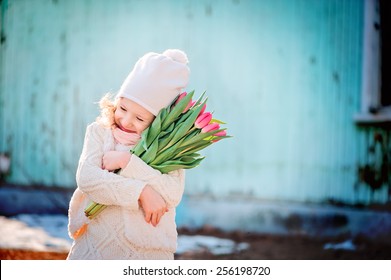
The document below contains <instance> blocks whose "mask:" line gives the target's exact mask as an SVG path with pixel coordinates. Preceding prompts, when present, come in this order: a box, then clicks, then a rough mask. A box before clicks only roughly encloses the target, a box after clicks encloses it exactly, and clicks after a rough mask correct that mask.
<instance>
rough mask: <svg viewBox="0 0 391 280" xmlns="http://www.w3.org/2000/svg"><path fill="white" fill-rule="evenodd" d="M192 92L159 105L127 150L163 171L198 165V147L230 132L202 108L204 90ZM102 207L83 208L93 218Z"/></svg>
mask: <svg viewBox="0 0 391 280" xmlns="http://www.w3.org/2000/svg"><path fill="white" fill-rule="evenodd" d="M193 95H194V91H192V92H190V93H189V94H187V93H186V92H184V93H182V94H180V95H179V96H178V98H177V99H176V100H175V101H174V102H173V104H172V105H170V106H168V107H167V108H164V109H162V110H161V111H160V112H159V114H158V115H157V116H156V118H155V120H154V121H153V122H152V124H151V125H150V126H149V127H148V128H147V129H146V130H144V132H143V133H142V135H141V139H140V141H139V142H138V143H137V145H136V146H135V147H134V148H133V149H132V150H131V151H130V152H131V153H132V154H134V155H136V156H138V157H140V158H141V159H142V160H143V161H144V162H145V163H147V164H148V165H150V166H151V167H153V168H154V169H157V170H159V171H160V172H162V173H168V172H170V171H174V170H177V169H190V168H194V167H196V166H198V165H199V164H200V162H201V161H202V160H203V159H204V157H203V156H201V154H199V153H198V152H199V151H200V150H202V149H204V148H206V147H208V146H210V145H211V144H213V143H215V142H217V141H219V140H221V139H223V138H227V137H230V136H227V133H226V128H221V127H220V125H221V124H224V123H223V122H222V121H219V120H217V119H213V118H212V113H210V112H205V108H206V101H207V98H204V95H205V94H202V95H201V97H200V98H199V99H198V100H196V101H193V100H192V98H193ZM105 207H106V206H105V205H101V204H98V203H95V202H91V203H90V204H89V205H88V206H87V208H86V209H85V211H84V212H85V214H86V216H87V217H88V218H90V219H93V218H94V217H95V216H96V215H98V214H99V213H100V212H101V211H102V210H103V209H104V208H105Z"/></svg>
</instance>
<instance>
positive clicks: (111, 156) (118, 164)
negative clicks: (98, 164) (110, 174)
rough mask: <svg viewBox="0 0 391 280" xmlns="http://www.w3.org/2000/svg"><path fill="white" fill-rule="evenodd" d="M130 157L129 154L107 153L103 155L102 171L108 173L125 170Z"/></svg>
mask: <svg viewBox="0 0 391 280" xmlns="http://www.w3.org/2000/svg"><path fill="white" fill-rule="evenodd" d="M130 157H131V153H130V152H126V151H125V152H119V151H109V152H106V153H105V154H104V155H103V159H102V169H106V170H108V171H113V170H117V169H120V168H125V167H126V165H127V164H128V163H129V160H130Z"/></svg>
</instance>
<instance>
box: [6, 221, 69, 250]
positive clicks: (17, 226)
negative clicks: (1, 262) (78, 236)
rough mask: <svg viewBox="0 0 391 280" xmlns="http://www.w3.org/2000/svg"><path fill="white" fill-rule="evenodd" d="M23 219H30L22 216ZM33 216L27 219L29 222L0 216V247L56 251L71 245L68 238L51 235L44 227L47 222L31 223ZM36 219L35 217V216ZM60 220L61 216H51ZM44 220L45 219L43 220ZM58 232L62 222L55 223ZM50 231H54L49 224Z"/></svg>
mask: <svg viewBox="0 0 391 280" xmlns="http://www.w3.org/2000/svg"><path fill="white" fill-rule="evenodd" d="M23 219H30V218H27V217H23ZM33 219H34V218H31V220H30V221H29V222H30V224H27V223H26V222H24V221H22V220H18V219H15V218H13V219H7V218H5V217H1V216H0V225H1V226H0V236H1V239H0V247H1V248H13V249H24V250H35V251H56V252H67V251H69V248H70V246H71V242H70V240H69V238H68V239H65V238H61V237H57V236H56V235H54V236H53V235H51V234H50V232H48V231H47V230H46V228H45V227H44V226H45V225H47V222H43V221H41V220H40V219H38V221H40V222H39V223H37V224H32V221H33ZM35 219H37V217H35ZM53 219H54V220H53V221H56V220H57V219H59V220H62V218H61V217H57V218H53ZM44 221H45V220H44ZM56 225H57V226H58V227H57V230H58V233H59V232H61V231H63V224H62V223H60V222H58V223H57V224H56ZM49 228H51V231H52V232H55V230H54V226H52V225H51V226H50V227H49Z"/></svg>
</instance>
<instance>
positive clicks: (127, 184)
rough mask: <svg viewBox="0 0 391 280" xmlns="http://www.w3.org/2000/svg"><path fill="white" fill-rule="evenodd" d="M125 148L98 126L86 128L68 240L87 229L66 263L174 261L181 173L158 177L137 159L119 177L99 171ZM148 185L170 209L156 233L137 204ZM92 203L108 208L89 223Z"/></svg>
mask: <svg viewBox="0 0 391 280" xmlns="http://www.w3.org/2000/svg"><path fill="white" fill-rule="evenodd" d="M129 148H130V147H126V146H124V145H121V144H118V143H116V141H115V140H114V138H113V135H112V131H111V129H109V128H104V127H103V126H101V125H100V124H98V123H96V122H95V123H92V124H91V125H89V126H88V127H87V132H86V135H85V139H84V146H83V151H82V154H81V156H80V161H79V166H78V169H77V173H76V181H77V186H78V187H77V189H76V190H75V192H74V194H73V196H72V199H71V201H70V207H69V224H68V230H69V235H70V236H71V237H72V238H74V233H75V232H76V230H78V229H79V228H80V227H81V225H82V224H83V223H85V222H89V224H88V228H87V231H86V232H85V233H84V234H83V235H81V236H80V237H78V238H76V239H75V240H74V241H73V244H72V247H71V250H70V252H69V255H68V259H173V256H174V252H175V250H176V242H177V231H176V224H175V207H176V206H177V205H178V204H179V202H180V200H181V198H182V194H183V191H184V179H185V176H184V171H183V170H178V171H173V172H170V173H169V174H161V173H160V172H159V171H157V170H155V169H153V168H151V167H150V166H148V165H147V164H145V163H144V162H143V161H142V160H141V159H140V158H138V157H137V156H135V155H132V157H131V159H130V161H129V163H128V165H127V166H126V167H125V168H124V169H122V170H121V172H120V173H119V174H115V173H113V172H108V171H107V170H103V169H102V168H101V165H102V157H103V154H104V153H105V152H107V151H110V150H129ZM147 183H148V184H149V185H150V186H152V187H153V188H154V190H156V191H157V192H158V193H159V194H160V195H161V196H162V197H163V198H164V200H165V201H166V203H167V206H168V208H169V211H168V212H167V213H166V214H164V215H163V217H162V218H161V220H160V222H159V224H158V225H157V226H156V227H154V226H152V225H151V224H148V223H147V222H146V221H145V220H144V213H143V209H142V208H141V207H140V206H139V202H138V199H139V196H140V194H141V191H142V190H143V188H144V186H145V185H146V184H147ZM91 200H92V201H95V202H97V203H100V204H104V205H108V207H106V209H104V210H103V212H101V213H100V214H99V215H98V216H97V217H96V218H94V219H92V220H91V221H90V220H88V219H87V218H86V217H85V215H84V208H85V207H86V205H87V204H88V203H89V202H90V201H91Z"/></svg>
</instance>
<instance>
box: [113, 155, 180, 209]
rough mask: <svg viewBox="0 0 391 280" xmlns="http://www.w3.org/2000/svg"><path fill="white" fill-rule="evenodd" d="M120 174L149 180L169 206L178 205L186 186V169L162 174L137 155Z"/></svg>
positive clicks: (145, 180)
mask: <svg viewBox="0 0 391 280" xmlns="http://www.w3.org/2000/svg"><path fill="white" fill-rule="evenodd" d="M120 174H121V175H122V176H125V177H128V178H137V179H139V180H142V181H144V182H147V183H148V184H149V185H150V186H151V187H152V188H153V189H154V190H155V191H157V192H158V193H159V194H160V195H161V196H162V197H163V199H164V200H165V201H166V203H167V206H168V207H169V208H173V207H176V206H178V204H179V203H180V201H181V199H182V195H183V192H184V187H185V171H184V170H183V169H180V170H176V171H172V172H170V173H168V174H162V173H161V172H160V171H158V170H156V169H154V168H152V167H150V166H149V165H148V164H146V163H145V162H144V161H143V160H142V159H140V158H139V157H137V156H136V155H132V157H131V158H130V161H129V163H128V165H127V166H126V167H125V168H124V169H122V170H121V172H120Z"/></svg>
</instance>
